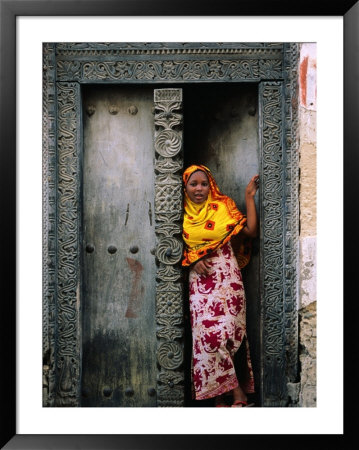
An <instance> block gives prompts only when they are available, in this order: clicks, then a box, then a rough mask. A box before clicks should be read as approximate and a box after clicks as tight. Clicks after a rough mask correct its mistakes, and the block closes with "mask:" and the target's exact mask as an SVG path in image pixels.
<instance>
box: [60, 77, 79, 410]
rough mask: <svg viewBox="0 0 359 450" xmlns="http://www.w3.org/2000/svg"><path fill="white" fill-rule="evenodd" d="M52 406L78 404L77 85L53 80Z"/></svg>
mask: <svg viewBox="0 0 359 450" xmlns="http://www.w3.org/2000/svg"><path fill="white" fill-rule="evenodd" d="M57 120H58V122H57V123H58V131H57V151H58V154H57V160H58V161H57V162H58V173H57V189H58V192H57V220H58V223H57V230H58V231H57V233H58V234H57V264H58V265H57V311H56V334H57V348H56V360H55V364H56V380H57V390H56V401H55V404H56V406H79V390H80V362H81V359H80V323H79V321H80V317H79V316H80V315H79V308H80V246H79V239H80V224H81V212H80V195H79V194H80V174H81V171H80V161H81V155H80V152H81V145H80V129H81V107H80V85H79V84H78V83H70V82H69V83H67V82H61V83H57Z"/></svg>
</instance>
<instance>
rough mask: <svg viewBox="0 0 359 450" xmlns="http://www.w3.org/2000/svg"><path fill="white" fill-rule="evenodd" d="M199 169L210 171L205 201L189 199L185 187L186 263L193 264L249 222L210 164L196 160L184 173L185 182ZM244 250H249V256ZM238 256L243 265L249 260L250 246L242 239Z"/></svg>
mask: <svg viewBox="0 0 359 450" xmlns="http://www.w3.org/2000/svg"><path fill="white" fill-rule="evenodd" d="M198 170H200V171H202V172H204V173H205V174H206V175H207V178H208V182H209V193H208V197H207V200H206V201H205V202H203V203H201V204H197V203H194V202H192V201H191V200H190V198H189V197H188V195H187V193H186V190H185V200H184V217H183V240H184V243H185V250H184V254H183V260H182V265H183V266H189V265H191V264H192V263H194V262H196V261H197V260H199V259H201V258H203V257H204V256H206V255H208V254H210V253H211V252H213V251H214V250H215V249H217V248H219V247H221V246H222V245H224V244H226V243H227V242H228V241H229V240H230V239H231V238H232V236H234V235H236V234H238V233H239V232H240V231H241V230H242V229H243V227H244V226H245V224H246V222H247V217H246V216H245V215H244V214H242V213H241V212H240V211H239V210H238V209H237V206H236V204H235V203H234V201H233V200H232V199H231V198H230V197H227V196H226V195H224V194H222V193H221V192H220V190H219V188H218V186H217V183H216V181H215V179H214V178H213V175H212V173H211V171H210V170H209V169H208V167H206V166H203V165H196V164H194V165H192V166H190V167H188V168H187V169H186V170H185V171H184V173H183V182H184V186H185V187H186V186H187V183H188V180H189V178H190V176H191V175H192V174H193V173H194V172H197V171H198ZM245 253H247V254H248V256H247V257H245ZM240 254H241V255H240ZM236 256H237V260H238V262H239V265H240V267H243V266H244V265H246V264H247V263H248V261H249V252H248V246H244V245H243V243H242V244H241V245H240V249H239V253H238V254H237V255H236ZM239 256H240V258H239Z"/></svg>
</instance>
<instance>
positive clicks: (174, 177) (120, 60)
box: [43, 43, 299, 406]
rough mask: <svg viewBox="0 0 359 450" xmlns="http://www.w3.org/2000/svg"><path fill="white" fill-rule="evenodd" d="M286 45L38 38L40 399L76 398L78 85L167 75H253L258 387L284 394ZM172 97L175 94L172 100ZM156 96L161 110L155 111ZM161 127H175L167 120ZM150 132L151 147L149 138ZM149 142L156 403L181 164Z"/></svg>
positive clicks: (179, 394)
mask: <svg viewBox="0 0 359 450" xmlns="http://www.w3.org/2000/svg"><path fill="white" fill-rule="evenodd" d="M298 51H299V46H298V44H296V43H290V44H287V43H221V44H217V43H188V44H186V43H168V44H166V43H152V44H146V43H103V44H101V43H46V44H44V45H43V351H44V399H43V404H44V406H80V404H81V402H80V397H81V392H80V391H81V321H80V318H81V258H82V252H83V249H82V241H81V229H82V223H81V208H82V205H81V198H82V194H81V189H82V187H81V186H82V183H81V177H82V151H83V148H82V147H83V137H82V101H81V86H82V85H84V84H108V83H111V84H152V85H153V87H154V89H155V88H156V86H157V87H159V86H158V85H161V86H160V87H163V85H165V84H168V87H169V88H175V89H173V90H172V94H173V95H174V96H176V95H178V92H179V90H178V89H176V85H184V84H186V83H203V82H205V83H257V85H258V93H259V94H258V103H259V105H258V106H259V124H258V125H259V143H260V155H261V161H260V177H261V189H260V193H259V195H260V199H259V204H260V223H261V227H260V279H261V287H260V292H261V332H260V334H261V347H262V356H261V383H260V389H261V398H262V406H287V405H288V390H287V385H288V383H291V382H296V381H297V375H298V374H297V371H298V363H297V361H298V348H297V335H298V323H297V299H298V286H297V285H298V283H297V280H298V234H299V209H298V126H297V124H298V108H297V91H298V87H297V79H298V71H297V67H298ZM167 91H170V89H168V90H167ZM175 91H177V93H176V92H175ZM158 92H159V94H158V96H157V98H155V99H154V100H155V105H156V108H157V114H156V116H155V118H156V121H157V126H159V128H161V123H159V122H158V121H161V117H160V116H161V110H162V112H163V116H162V119H163V118H166V117H167V119H166V120H169V119H168V118H169V117H175V115H176V114H177V115H178V114H179V113H178V108H180V106H181V105H180V103H181V100H180V99H179V98H178V99H177V100H176V98H175V97H173V98H172V97H171V95H172V94H169V97H168V98H167V100H166V98H164V97H163V96H162V97H161V93H160V91H158ZM163 95H167V94H163ZM166 102H167V103H166ZM173 102H174V103H176V102H177V104H176V105H175V106H174V107H173V108H172V106H173ZM170 104H172V106H170ZM166 105H167V106H168V107H169V108H170V109H171V108H172V109H171V110H170V111H167V112H166V111H164V109H165V108H166ZM166 114H167V115H166ZM171 114H172V116H171ZM163 123H164V122H162V128H163V129H165V127H163ZM168 124H169V122H167V125H168ZM167 128H168V130H170V129H171V128H172V129H173V130H175V126H172V125H171V126H170V125H168V127H167ZM177 134H178V136H180V139H181V134H180V133H177ZM158 136H159V133H157V134H156V139H157V141H156V142H155V146H157V147H158V148H159V146H160V144H159V143H158V142H159V141H158V139H159V137H158ZM172 137H173V136H172ZM175 137H176V136H175ZM177 144H178V143H177ZM158 148H157V151H156V155H157V159H156V167H155V168H154V169H155V172H156V187H155V189H156V194H155V197H156V198H155V216H156V235H157V237H158V239H159V240H158V245H157V258H158V260H159V262H160V265H159V269H158V272H157V290H156V292H157V294H156V302H157V309H156V311H157V315H156V320H157V323H158V329H159V332H158V336H157V337H158V351H157V357H158V358H157V359H158V384H157V404H158V406H183V405H184V392H183V391H184V388H183V371H182V370H183V369H182V368H181V367H182V363H183V345H182V341H181V339H182V333H183V330H182V322H183V313H182V303H181V302H182V284H181V281H180V268H179V267H178V261H179V258H178V254H179V253H180V251H181V242H180V239H178V235H179V233H180V218H179V217H178V205H180V204H181V201H182V190H181V170H182V167H181V164H180V160H178V158H177V159H176V156H174V157H173V158H172V156H171V155H169V156H168V155H167V156H166V155H165V156H164V158H165V159H166V158H167V163H168V164H167V166H166V164H165V163H164V162H163V161H162V162H161V153H160V152H158ZM166 199H167V200H166ZM164 207H165V208H167V210H166V212H165V219H164V216H163V208H164ZM176 235H177V237H176ZM165 292H167V293H170V295H171V299H170V300H169V299H168V298H166V299H165V300H163V298H164V296H163V293H165ZM162 297H163V298H162ZM163 301H166V302H167V305H169V306H170V308H167V309H166V308H164V309H165V312H161V311H162V309H161V308H162V306H163V305H162V303H161V302H163ZM169 311H174V312H173V313H171V312H169Z"/></svg>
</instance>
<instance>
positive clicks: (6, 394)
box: [0, 0, 359, 449]
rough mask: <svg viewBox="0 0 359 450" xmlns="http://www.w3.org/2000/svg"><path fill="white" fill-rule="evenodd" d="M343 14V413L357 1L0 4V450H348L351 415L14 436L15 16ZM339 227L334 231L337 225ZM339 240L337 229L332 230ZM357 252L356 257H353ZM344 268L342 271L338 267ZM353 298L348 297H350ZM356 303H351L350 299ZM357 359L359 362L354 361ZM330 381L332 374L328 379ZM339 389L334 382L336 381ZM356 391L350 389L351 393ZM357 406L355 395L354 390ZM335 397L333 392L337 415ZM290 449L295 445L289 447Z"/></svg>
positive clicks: (358, 69) (351, 308) (350, 370)
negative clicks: (309, 430) (276, 427)
mask: <svg viewBox="0 0 359 450" xmlns="http://www.w3.org/2000/svg"><path fill="white" fill-rule="evenodd" d="M58 15H62V16H107V15H108V16H111V15H112V16H166V15H171V16H173V15H176V16H253V15H254V16H285V15H288V16H343V18H344V69H345V70H344V211H345V215H344V267H345V271H344V272H343V273H344V286H345V291H344V307H345V313H344V318H345V343H346V344H345V347H344V357H345V371H344V372H345V375H346V378H345V386H348V388H346V389H345V391H344V404H345V410H346V411H348V410H349V409H350V408H351V398H350V397H349V396H350V392H349V391H351V390H352V389H353V390H354V389H355V384H354V383H351V382H350V381H352V380H354V379H355V377H356V375H357V374H358V368H357V359H356V355H357V354H358V353H357V351H355V350H354V345H353V343H354V342H355V339H354V338H355V334H354V329H355V328H354V320H355V319H356V317H357V314H356V312H357V308H356V303H357V300H356V297H357V294H355V292H356V291H355V290H354V285H353V283H354V280H355V278H356V273H355V269H356V264H355V259H354V260H353V261H354V264H353V263H352V260H351V258H350V257H351V256H352V255H353V256H354V258H355V256H356V252H355V250H356V249H357V248H358V245H357V244H358V237H357V235H358V233H357V229H356V228H357V226H356V224H357V221H356V212H355V206H356V205H357V199H356V197H355V193H356V184H355V181H356V177H357V170H358V168H359V164H358V162H359V156H358V154H359V152H358V150H357V142H359V136H358V130H359V127H358V123H359V113H358V98H359V83H358V80H359V62H358V61H359V60H358V42H359V5H358V2H357V1H355V0H345V1H341V2H336V3H328V2H326V1H323V0H320V1H316V2H313V1H308V0H305V1H302V2H297V3H294V2H288V1H287V2H285V1H275V0H273V1H265V0H261V1H258V0H257V1H255V2H253V1H232V0H230V1H226V0H223V1H221V2H218V1H216V2H214V1H211V0H207V1H204V0H197V1H195V2H194V1H187V0H182V1H181V0H180V1H178V0H173V1H171V2H168V1H163V0H152V1H146V0H117V1H115V0H102V1H101V0H87V1H86V2H81V1H67V0H55V1H52V0H28V1H24V0H0V30H1V31H0V33H1V34H0V51H1V55H0V56H1V63H0V71H1V73H0V82H1V86H0V89H1V91H0V95H1V97H0V127H1V128H0V143H1V146H0V149H1V151H0V155H1V160H0V168H1V176H0V183H1V193H2V203H3V205H4V206H5V208H4V207H3V208H2V212H3V215H2V220H1V237H2V255H3V262H4V264H3V265H2V271H1V274H2V280H3V283H2V287H3V290H5V294H4V295H3V296H2V300H3V301H2V325H1V327H0V328H1V337H2V339H1V343H2V345H1V362H2V370H1V375H2V384H1V386H2V402H1V403H2V409H3V417H5V419H3V420H2V424H1V442H0V444H1V448H6V449H20V448H21V449H35V448H36V449H49V448H52V449H56V448H62V449H71V448H84V449H97V448H101V449H105V448H106V449H112V448H119V449H149V448H150V449H152V448H153V449H165V448H166V449H167V448H173V449H182V448H196V449H201V448H206V449H210V448H220V447H222V448H224V447H227V446H231V447H235V446H237V445H239V443H240V444H241V445H242V446H247V445H251V446H254V447H256V446H259V445H263V444H265V445H266V446H267V448H276V449H279V448H284V447H285V446H288V444H291V443H295V445H298V446H300V447H304V446H305V447H306V448H317V447H318V445H320V444H322V443H324V442H323V440H324V439H325V440H326V441H327V442H326V443H325V444H326V447H327V448H350V442H351V434H353V431H354V426H355V415H353V414H352V413H351V414H348V415H347V417H346V418H345V423H344V425H345V426H344V434H343V435H287V434H286V433H285V430H283V434H281V435H246V434H243V435H231V434H225V435H223V434H221V433H220V430H219V432H218V434H216V435H188V434H178V435H123V434H121V435H46V434H43V435H18V434H16V292H17V286H16V281H17V280H16V250H17V241H16V226H17V222H16V218H17V211H16V17H18V16H58ZM333 226H335V225H333ZM333 235H334V236H335V231H334V232H333ZM353 250H354V251H353ZM336 269H337V270H338V271H340V270H342V269H341V268H340V267H339V268H336ZM349 297H350V298H349ZM350 300H352V301H350ZM353 355H354V357H353ZM328 376H330V374H328ZM334 384H335V382H334ZM350 386H351V387H350ZM352 395H353V399H354V400H355V392H352ZM335 407H336V404H335V392H333V409H334V408H335ZM292 445H293V444H292Z"/></svg>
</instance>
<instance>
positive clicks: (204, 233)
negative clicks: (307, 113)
mask: <svg viewBox="0 0 359 450" xmlns="http://www.w3.org/2000/svg"><path fill="white" fill-rule="evenodd" d="M258 179H259V177H258V175H254V176H253V177H252V179H251V180H250V182H249V183H248V185H247V187H246V190H245V199H246V209H247V211H246V212H247V215H244V214H242V213H241V212H240V211H239V210H238V209H237V207H236V205H235V203H234V201H233V200H232V199H231V198H229V197H227V196H226V195H223V194H222V193H221V192H220V190H219V188H218V186H217V184H216V182H215V180H214V178H213V176H212V174H211V171H210V170H209V169H208V167H206V166H203V165H192V166H190V167H188V168H187V169H186V170H185V172H184V174H183V182H184V190H185V201H184V219H183V239H184V242H185V250H184V257H183V261H182V265H183V266H187V267H189V301H190V316H191V327H192V383H193V396H194V398H195V399H197V400H203V399H208V398H214V399H215V405H216V406H218V407H220V406H228V405H227V402H226V396H225V394H226V395H228V394H232V404H231V406H232V407H244V406H249V405H248V403H247V394H249V393H253V392H254V379H253V371H252V365H251V360H250V354H249V346H248V340H247V335H246V304H245V292H244V288H243V282H242V275H241V271H240V267H239V265H238V260H239V261H241V259H239V258H238V257H239V255H235V253H234V251H233V246H232V244H231V241H233V240H234V239H236V238H241V237H244V236H245V237H250V238H252V237H255V236H256V235H257V229H258V225H257V212H256V207H255V202H254V196H255V194H256V192H257V189H258ZM236 256H237V257H236ZM242 256H246V255H242ZM242 344H243V345H244V348H245V355H246V357H245V358H244V359H245V364H242V367H241V368H240V372H241V373H238V374H237V373H236V371H235V367H234V355H235V353H236V352H237V351H238V349H239V348H240V347H241V345H242Z"/></svg>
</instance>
